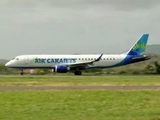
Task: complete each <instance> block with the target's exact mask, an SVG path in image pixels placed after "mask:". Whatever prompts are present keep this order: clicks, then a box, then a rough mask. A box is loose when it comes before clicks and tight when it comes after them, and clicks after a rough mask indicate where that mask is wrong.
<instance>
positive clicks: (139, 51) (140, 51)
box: [127, 34, 149, 56]
mask: <svg viewBox="0 0 160 120" xmlns="http://www.w3.org/2000/svg"><path fill="white" fill-rule="evenodd" d="M148 37H149V34H143V35H142V36H141V37H140V38H139V39H138V41H137V42H136V43H135V44H134V45H133V47H132V48H131V49H130V50H129V51H128V53H127V54H128V55H141V56H143V55H144V52H145V50H146V45H147V41H148Z"/></svg>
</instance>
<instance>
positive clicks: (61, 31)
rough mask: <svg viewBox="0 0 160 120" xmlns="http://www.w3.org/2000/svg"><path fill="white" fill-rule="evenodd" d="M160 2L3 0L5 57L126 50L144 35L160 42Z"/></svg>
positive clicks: (0, 19) (0, 44)
mask: <svg viewBox="0 0 160 120" xmlns="http://www.w3.org/2000/svg"><path fill="white" fill-rule="evenodd" d="M159 11H160V0H152V1H151V0H1V1H0V51H1V52H0V59H11V58H13V57H15V56H18V55H23V54H75V53H78V54H101V53H106V54H107V53H109V54H111V53H115V54H116V53H122V52H124V51H126V50H128V49H130V47H131V46H133V44H134V43H135V42H136V41H137V39H138V38H139V37H140V36H141V35H142V34H143V33H149V34H150V36H149V41H148V44H149V45H151V44H160V40H159V39H160V15H159Z"/></svg>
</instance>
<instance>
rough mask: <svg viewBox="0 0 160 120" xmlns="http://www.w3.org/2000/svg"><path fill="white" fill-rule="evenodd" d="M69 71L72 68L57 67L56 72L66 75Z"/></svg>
mask: <svg viewBox="0 0 160 120" xmlns="http://www.w3.org/2000/svg"><path fill="white" fill-rule="evenodd" d="M68 70H70V68H69V67H67V66H65V65H57V66H55V69H54V72H57V73H66V72H68Z"/></svg>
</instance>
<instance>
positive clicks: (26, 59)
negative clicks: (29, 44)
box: [24, 56, 29, 65]
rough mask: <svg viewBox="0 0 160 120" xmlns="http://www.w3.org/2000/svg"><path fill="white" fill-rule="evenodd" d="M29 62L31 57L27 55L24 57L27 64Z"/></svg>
mask: <svg viewBox="0 0 160 120" xmlns="http://www.w3.org/2000/svg"><path fill="white" fill-rule="evenodd" d="M28 63H29V57H28V56H25V57H24V64H25V65H27V64H28Z"/></svg>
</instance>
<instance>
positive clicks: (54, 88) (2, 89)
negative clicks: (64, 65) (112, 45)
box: [0, 86, 160, 91]
mask: <svg viewBox="0 0 160 120" xmlns="http://www.w3.org/2000/svg"><path fill="white" fill-rule="evenodd" d="M0 90H1V91H10V90H160V86H0Z"/></svg>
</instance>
